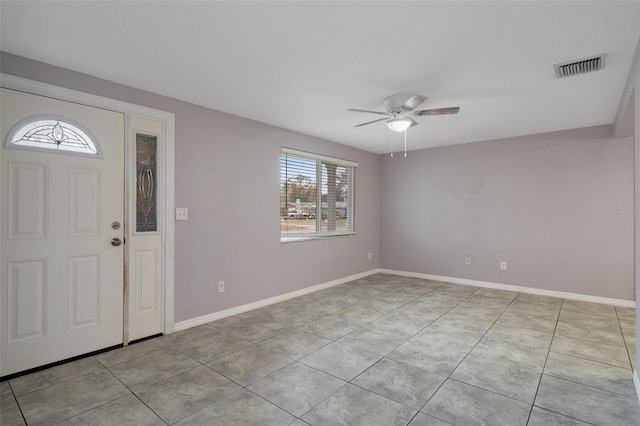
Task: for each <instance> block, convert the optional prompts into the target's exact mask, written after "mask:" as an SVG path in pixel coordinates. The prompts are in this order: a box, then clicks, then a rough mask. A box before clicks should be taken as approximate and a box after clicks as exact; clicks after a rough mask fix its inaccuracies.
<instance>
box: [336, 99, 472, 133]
mask: <svg viewBox="0 0 640 426" xmlns="http://www.w3.org/2000/svg"><path fill="white" fill-rule="evenodd" d="M427 99H428V98H427V97H426V96H422V95H418V94H415V93H414V94H413V95H409V94H406V93H401V94H397V95H391V96H389V97H387V98H386V99H385V100H384V106H385V108H386V109H387V111H386V112H381V111H369V110H366V109H357V108H350V109H349V110H348V111H356V112H367V113H371V114H379V115H384V116H385V117H384V118H379V119H377V120H373V121H368V122H366V123H362V124H357V125H355V126H354V127H360V126H366V125H367V124H373V123H377V122H378V121H385V120H386V123H387V126H389V128H390V129H391V130H394V131H396V132H404V131H405V130H407V129H408V128H409V127H413V126H417V125H418V122H417V121H416V120H414V119H413V118H411V116H415V117H423V116H426V115H444V114H457V113H458V111H460V107H449V108H434V109H423V110H418V111H414V110H415V109H416V108H417V107H418V106H419V105H421V104H422V103H423V102H424V101H426V100H427Z"/></svg>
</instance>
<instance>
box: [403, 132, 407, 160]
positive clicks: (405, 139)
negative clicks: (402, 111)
mask: <svg viewBox="0 0 640 426" xmlns="http://www.w3.org/2000/svg"><path fill="white" fill-rule="evenodd" d="M404 156H405V157H406V156H407V129H405V130H404Z"/></svg>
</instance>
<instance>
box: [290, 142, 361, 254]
mask: <svg viewBox="0 0 640 426" xmlns="http://www.w3.org/2000/svg"><path fill="white" fill-rule="evenodd" d="M285 154H286V155H291V156H294V157H298V158H300V159H303V160H310V161H315V162H316V211H317V213H316V218H315V221H316V230H315V232H309V233H305V234H293V235H292V234H287V233H285V232H282V231H281V232H280V242H283V243H289V242H295V241H309V240H318V239H327V238H335V237H344V236H353V235H355V234H356V203H355V194H356V170H357V167H358V163H357V162H355V161H349V160H343V159H340V158H335V157H329V156H326V155H320V154H315V153H310V152H305V151H299V150H296V149H291V148H286V147H282V148H281V150H280V157H279V159H278V160H279V161H282V156H283V155H285ZM322 163H327V164H331V165H335V166H338V167H346V168H350V169H351V172H350V173H349V183H348V187H349V190H348V193H349V195H348V197H347V203H348V204H347V209H348V210H347V211H348V212H350V213H351V224H352V225H351V229H342V230H334V231H323V230H322ZM280 184H281V185H282V180H281V181H280ZM279 204H280V203H279ZM318 206H320V207H319V208H318ZM327 214H328V212H327ZM279 216H280V219H281V214H280V215H279Z"/></svg>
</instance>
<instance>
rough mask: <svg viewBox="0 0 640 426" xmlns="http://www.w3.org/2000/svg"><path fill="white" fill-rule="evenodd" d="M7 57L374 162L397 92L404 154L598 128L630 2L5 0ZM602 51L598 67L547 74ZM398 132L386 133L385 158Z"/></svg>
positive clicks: (638, 11) (635, 8)
mask: <svg viewBox="0 0 640 426" xmlns="http://www.w3.org/2000/svg"><path fill="white" fill-rule="evenodd" d="M0 14H1V21H0V24H1V30H0V31H1V33H0V36H1V38H0V48H1V49H2V50H3V51H6V52H9V53H13V54H16V55H20V56H25V57H27V58H32V59H36V60H39V61H43V62H47V63H50V64H53V65H58V66H61V67H65V68H69V69H72V70H75V71H80V72H84V73H87V74H91V75H94V76H97V77H101V78H104V79H107V80H112V81H115V82H118V83H122V84H125V85H128V86H134V87H137V88H141V89H144V90H148V91H151V92H155V93H159V94H162V95H166V96H170V97H173V98H177V99H181V100H184V101H188V102H192V103H195V104H199V105H203V106H206V107H209V108H213V109H216V110H220V111H225V112H228V113H231V114H235V115H239V116H242V117H247V118H251V119H254V120H257V121H261V122H264V123H269V124H273V125H275V126H279V127H284V128H287V129H291V130H295V131H298V132H301V133H305V134H309V135H314V136H317V137H320V138H323V139H328V140H331V141H335V142H339V143H342V144H346V145H351V146H354V147H357V148H361V149H364V150H367V151H372V152H376V153H383V152H389V149H390V148H389V147H390V130H388V129H387V127H386V126H385V125H384V123H382V122H381V123H376V124H372V125H369V126H366V127H359V128H354V127H353V126H354V125H355V124H359V123H362V122H365V121H370V120H374V119H376V118H378V117H377V116H375V115H372V114H371V115H369V114H363V113H356V112H349V111H347V108H364V109H375V110H383V106H382V102H383V100H384V98H385V97H386V96H388V95H391V94H394V93H405V92H406V93H419V94H422V95H425V96H428V97H429V100H427V101H426V102H425V103H424V104H423V105H422V106H421V108H438V107H448V106H460V108H461V110H460V113H459V114H457V115H452V116H437V117H422V118H418V119H417V120H418V121H419V122H420V125H419V126H416V127H413V128H411V129H409V131H408V144H409V148H410V149H418V148H425V147H431V146H441V145H450V144H456V143H464V142H473V141H480V140H487V139H496V138H503V137H510V136H517V135H526V134H534V133H541V132H548V131H555V130H562V129H571V128H578V127H587V126H594V125H600V124H610V123H612V122H613V121H614V119H615V115H616V112H617V108H618V104H619V103H620V98H621V95H622V91H623V88H624V84H625V82H626V79H627V75H628V72H629V69H630V66H631V62H632V60H633V54H634V51H635V47H636V44H637V42H638V37H639V36H640V2H638V1H632V2H624V1H620V2H618V1H606V2H591V1H588V2H577V1H562V2H522V1H513V2H482V1H475V2H415V1H414V2H400V1H386V2H382V1H380V2H312V1H299V2H268V1H260V2H213V1H209V2H191V1H153V2H131V1H129V2H125V1H111V2H97V1H83V2H78V1H72V2H61V1H45V2H34V1H18V2H14V1H2V2H1V3H0ZM600 53H606V54H607V61H606V69H605V70H603V71H599V72H596V73H591V74H587V75H583V76H578V77H573V78H567V79H556V78H555V75H554V70H553V65H554V64H556V63H559V62H565V61H571V60H576V59H582V58H584V57H587V56H592V55H596V54H600ZM400 140H401V135H400V134H396V146H395V147H396V149H399V148H400V145H401V143H400Z"/></svg>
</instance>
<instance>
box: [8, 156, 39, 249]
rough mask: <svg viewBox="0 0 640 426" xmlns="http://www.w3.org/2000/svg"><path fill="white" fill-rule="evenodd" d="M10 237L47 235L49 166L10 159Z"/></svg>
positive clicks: (13, 238)
mask: <svg viewBox="0 0 640 426" xmlns="http://www.w3.org/2000/svg"><path fill="white" fill-rule="evenodd" d="M8 169H9V179H8V180H9V182H8V188H9V191H8V192H9V193H8V200H9V209H8V210H9V216H8V221H7V222H8V235H9V239H12V240H17V239H26V238H29V239H33V238H40V239H42V238H45V237H46V229H47V186H48V185H47V183H48V182H47V180H48V173H47V165H46V164H40V163H24V162H19V161H10V162H9V167H8Z"/></svg>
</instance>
